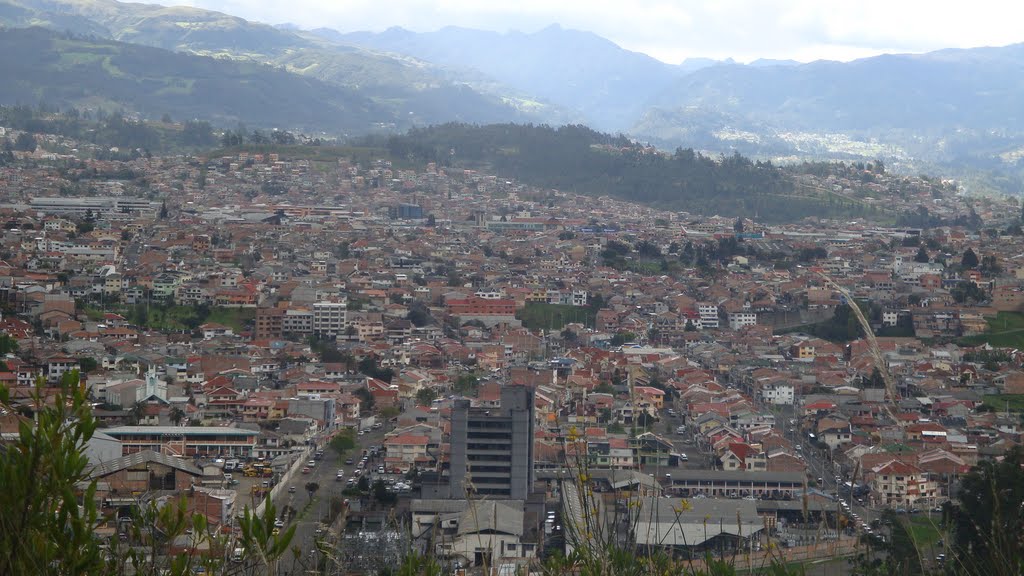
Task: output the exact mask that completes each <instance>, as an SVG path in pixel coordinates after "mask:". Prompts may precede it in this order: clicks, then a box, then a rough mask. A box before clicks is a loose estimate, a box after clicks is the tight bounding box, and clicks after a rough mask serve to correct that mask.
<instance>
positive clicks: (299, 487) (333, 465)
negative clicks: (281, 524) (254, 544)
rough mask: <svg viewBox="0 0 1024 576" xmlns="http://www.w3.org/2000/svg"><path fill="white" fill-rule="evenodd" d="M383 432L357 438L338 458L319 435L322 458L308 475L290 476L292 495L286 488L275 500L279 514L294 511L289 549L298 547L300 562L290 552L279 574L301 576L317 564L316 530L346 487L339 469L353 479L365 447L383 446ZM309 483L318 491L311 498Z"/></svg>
mask: <svg viewBox="0 0 1024 576" xmlns="http://www.w3.org/2000/svg"><path fill="white" fill-rule="evenodd" d="M384 433H385V429H381V430H374V431H373V432H371V433H368V434H365V435H361V436H358V437H357V439H356V442H357V447H356V449H355V450H353V451H352V452H351V453H350V454H346V455H345V457H341V456H339V455H338V453H337V452H335V451H334V450H331V449H330V448H329V447H327V446H326V445H325V444H326V441H327V437H326V436H318V437H317V439H316V440H315V441H316V442H317V443H318V445H319V446H320V447H322V448H323V449H324V456H323V458H322V459H321V460H316V461H314V464H315V465H314V466H312V467H311V468H310V472H309V474H301V473H300V474H296V475H295V476H293V477H292V480H291V482H289V485H290V486H294V487H295V492H294V493H289V492H288V490H287V488H286V489H284V490H282V491H281V493H280V494H279V495H278V497H277V499H276V500H275V501H274V506H275V507H276V508H277V512H278V514H280V513H281V511H282V510H283V509H284V507H285V506H286V505H290V506H291V507H292V508H294V509H295V510H296V512H297V514H296V517H295V519H294V520H293V523H295V524H296V529H295V537H294V538H293V539H292V547H293V548H295V547H298V549H299V550H300V553H301V560H300V559H297V558H295V557H294V556H293V555H292V554H291V553H289V554H287V555H286V556H285V558H284V559H283V560H282V561H281V564H280V567H279V574H281V575H286V574H302V573H303V572H304V570H306V569H308V568H309V567H310V566H312V565H313V564H314V563H315V561H316V559H317V558H316V540H317V537H318V536H317V534H316V529H317V526H319V525H320V524H321V523H325V522H326V519H327V517H328V513H329V506H330V501H331V498H332V497H335V496H337V497H342V498H343V496H341V491H342V490H343V489H344V488H345V482H338V481H337V480H336V476H337V473H338V470H344V472H345V478H346V479H347V478H349V477H351V476H352V473H353V471H354V470H355V469H356V465H358V463H359V459H360V457H361V454H362V450H363V449H364V448H368V447H370V446H373V445H382V444H383V442H384ZM348 457H351V458H353V464H352V465H346V464H345V463H344V461H345V459H346V458H348ZM309 482H316V483H317V484H319V485H320V488H319V489H318V490H317V491H316V492H315V493H314V494H313V498H312V499H310V497H309V493H308V492H307V491H306V489H305V486H306V484H307V483H309Z"/></svg>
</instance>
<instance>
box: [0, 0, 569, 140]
mask: <svg viewBox="0 0 1024 576" xmlns="http://www.w3.org/2000/svg"><path fill="white" fill-rule="evenodd" d="M0 25H6V26H8V27H25V26H30V25H31V26H42V27H46V28H50V29H52V30H56V31H59V32H64V31H71V32H73V33H75V34H76V35H87V36H90V37H100V38H108V39H113V40H118V41H121V42H128V43H135V44H141V45H145V46H150V47H155V48H162V49H165V50H173V51H177V52H184V53H192V54H197V55H204V56H214V57H217V58H221V59H224V58H227V59H233V60H239V61H243V62H251V63H260V64H267V65H271V66H273V67H275V68H281V69H283V70H287V71H290V72H294V73H296V74H299V75H303V76H308V77H310V78H314V79H316V80H319V81H322V82H326V83H330V84H335V85H338V86H341V87H343V88H345V89H348V90H350V91H358V92H360V95H361V96H363V97H365V98H367V99H369V100H370V101H372V102H373V103H374V104H375V105H377V106H379V107H381V108H383V109H387V110H389V112H390V114H392V115H393V116H394V117H396V118H399V119H400V121H398V123H397V124H396V125H395V126H393V127H394V128H398V129H402V128H404V127H407V126H412V125H423V124H431V123H437V122H446V121H451V120H460V121H465V122H496V121H509V120H521V121H535V120H544V121H551V120H555V121H557V120H558V119H560V118H562V116H560V115H559V113H558V112H557V111H556V110H551V109H549V108H550V107H547V106H544V105H542V104H541V103H536V102H532V101H531V99H530V98H528V97H525V96H524V95H522V94H520V93H517V92H516V91H515V90H511V89H508V88H506V87H504V86H501V85H499V84H497V83H495V82H494V81H493V80H490V79H485V78H482V77H481V75H480V74H479V73H472V74H464V75H463V74H456V73H454V72H452V71H451V70H446V69H443V68H441V67H438V66H435V65H432V64H429V63H426V62H423V61H418V60H416V59H414V58H410V57H408V56H397V55H393V54H392V55H386V54H380V53H376V52H373V51H370V50H365V49H361V48H356V47H352V46H344V45H340V44H338V43H336V42H332V41H329V40H325V39H323V38H320V37H317V36H316V35H313V34H309V33H303V32H300V31H296V30H290V29H281V28H275V27H273V26H269V25H266V24H261V23H257V22H250V21H247V20H244V19H242V18H237V17H234V16H231V15H227V14H223V13H221V12H215V11H211V10H202V9H198V8H190V7H180V6H179V7H165V6H160V5H156V4H135V3H122V2H117V1H116V0H0ZM439 103H447V105H446V106H440V105H439Z"/></svg>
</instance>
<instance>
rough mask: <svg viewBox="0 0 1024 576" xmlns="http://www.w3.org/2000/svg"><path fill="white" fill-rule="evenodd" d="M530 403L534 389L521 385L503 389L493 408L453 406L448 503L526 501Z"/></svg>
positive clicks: (463, 403)
mask: <svg viewBox="0 0 1024 576" xmlns="http://www.w3.org/2000/svg"><path fill="white" fill-rule="evenodd" d="M533 402H534V392H533V389H531V388H526V387H524V386H506V387H504V388H502V389H501V406H500V407H499V408H497V409H493V408H492V409H485V408H471V407H470V401H469V400H466V399H460V400H456V401H455V405H454V407H453V408H452V416H451V418H452V424H451V460H450V464H451V465H450V469H449V479H448V488H449V491H450V494H451V497H452V498H466V497H467V495H480V496H488V497H492V498H499V499H515V500H525V499H526V497H527V496H528V495H529V493H530V488H531V487H532V486H533V479H534V476H533V410H534V405H533Z"/></svg>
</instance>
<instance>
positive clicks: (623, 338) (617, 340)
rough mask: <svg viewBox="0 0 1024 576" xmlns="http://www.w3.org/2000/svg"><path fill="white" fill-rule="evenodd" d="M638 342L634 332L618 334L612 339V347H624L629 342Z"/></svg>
mask: <svg viewBox="0 0 1024 576" xmlns="http://www.w3.org/2000/svg"><path fill="white" fill-rule="evenodd" d="M634 340H636V334H634V333H632V332H618V333H616V334H615V335H614V336H612V339H611V345H612V346H622V345H623V344H625V343H627V342H632V341H634Z"/></svg>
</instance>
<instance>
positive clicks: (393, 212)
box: [388, 204, 423, 220]
mask: <svg viewBox="0 0 1024 576" xmlns="http://www.w3.org/2000/svg"><path fill="white" fill-rule="evenodd" d="M388 217H389V218H391V219H392V220H422V219H423V207H422V206H420V205H418V204H399V205H398V206H390V207H388Z"/></svg>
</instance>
